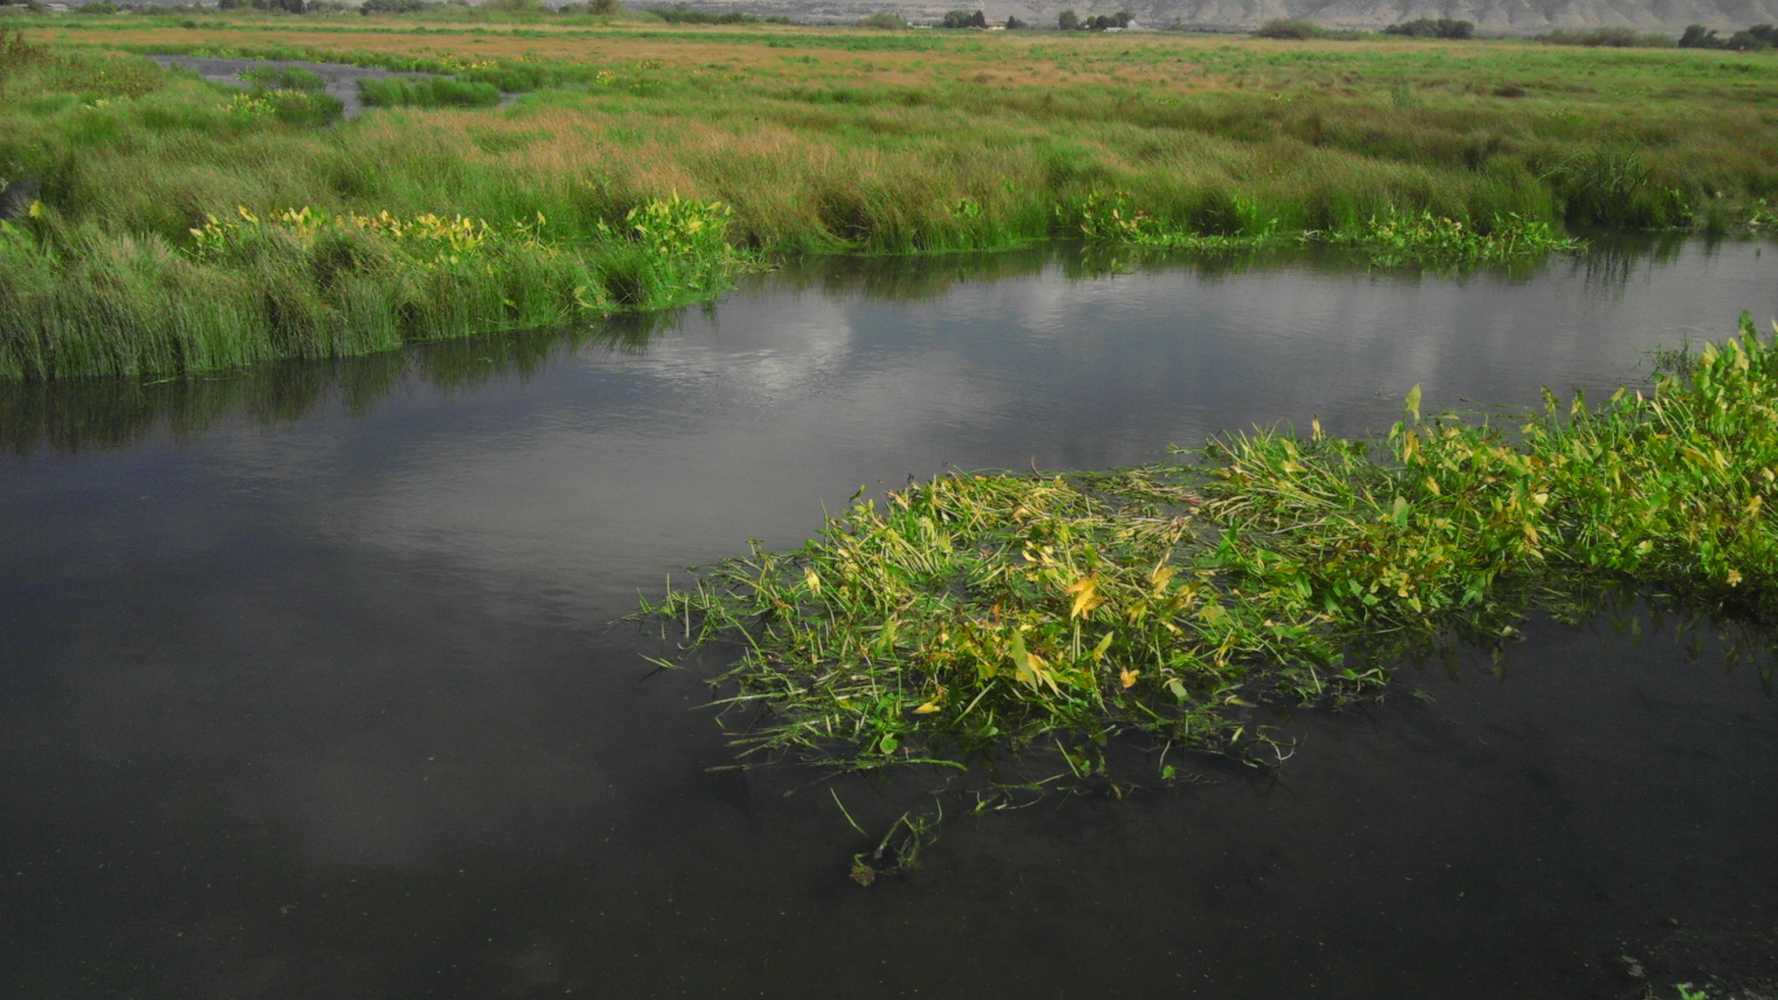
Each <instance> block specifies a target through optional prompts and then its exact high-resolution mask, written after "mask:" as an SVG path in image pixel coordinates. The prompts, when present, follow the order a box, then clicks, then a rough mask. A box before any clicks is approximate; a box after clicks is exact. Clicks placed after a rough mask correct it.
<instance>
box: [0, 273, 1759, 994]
mask: <svg viewBox="0 0 1778 1000" xmlns="http://www.w3.org/2000/svg"><path fill="white" fill-rule="evenodd" d="M1742 309H1747V310H1750V311H1752V312H1754V314H1755V315H1756V316H1759V317H1761V318H1762V319H1764V318H1767V317H1770V316H1772V315H1774V314H1778V253H1775V252H1774V251H1773V250H1772V248H1770V247H1762V246H1760V245H1759V244H1741V243H1728V244H1721V245H1716V246H1708V245H1705V244H1703V243H1698V242H1686V243H1678V244H1670V245H1668V246H1666V247H1663V248H1660V249H1658V250H1655V251H1649V250H1647V249H1643V250H1637V251H1621V252H1613V253H1610V254H1601V255H1598V256H1596V257H1594V258H1591V259H1588V260H1584V261H1573V262H1562V263H1559V264H1556V265H1554V266H1552V267H1550V268H1547V269H1544V270H1542V271H1540V272H1538V273H1536V274H1534V275H1531V276H1529V277H1519V278H1513V279H1508V278H1504V277H1499V276H1488V275H1479V276H1471V277H1468V278H1464V279H1453V278H1446V277H1435V276H1401V275H1379V274H1370V273H1365V272H1364V271H1362V270H1353V269H1351V268H1349V267H1340V266H1335V265H1331V264H1318V263H1315V262H1313V261H1295V262H1284V263H1279V264H1275V265H1272V266H1267V267H1262V268H1252V269H1246V268H1233V269H1228V268H1208V269H1206V268H1203V267H1191V266H1173V267H1155V268H1147V269H1138V270H1135V271H1133V272H1131V273H1120V274H1104V273H1089V272H1085V271H1083V270H1082V269H1081V267H1080V266H1079V263H1078V261H1077V260H1076V259H1075V258H1074V257H1073V256H1072V255H1071V254H1070V253H1069V252H1067V251H1065V250H1045V251H1034V252H1031V253H1027V254H1015V255H1005V256H998V257H992V258H985V259H973V258H953V259H944V260H940V261H937V262H934V261H930V260H925V261H905V260H904V261H877V262H865V263H860V262H841V263H836V264H827V265H824V266H822V267H819V268H812V269H810V270H807V271H792V272H787V273H780V274H774V275H767V276H763V277H761V278H759V279H758V280H754V281H750V282H749V283H748V284H747V285H746V286H744V287H743V288H742V289H741V290H740V291H738V292H737V293H735V294H733V295H731V296H730V297H728V298H726V299H724V300H723V301H722V302H721V303H720V304H718V305H717V306H715V307H714V308H713V309H711V310H708V311H702V312H696V311H694V312H691V313H687V314H684V315H680V316H676V317H671V318H669V319H668V320H666V321H656V322H651V323H648V324H636V323H632V324H629V325H621V324H620V325H618V326H615V327H613V328H612V329H609V330H605V331H600V332H597V333H581V334H561V335H552V334H538V335H531V336H528V337H511V338H489V339H484V340H477V341H472V342H464V343H455V344H444V345H432V346H428V347H424V348H419V349H415V350H411V351H408V352H405V353H402V354H398V355H390V356H387V357H381V358H369V359H363V360H359V361H353V362H348V363H341V364H336V365H288V366H278V367H275V368H272V369H267V370H263V371H259V372H255V373H251V374H246V375H235V376H229V377H226V378H217V379H211V380H205V381H198V382H170V383H163V384H159V385H148V386H121V385H119V384H117V383H94V384H84V385H73V386H64V387H56V388H52V389H45V388H41V387H39V388H19V387H11V388H6V387H0V448H3V449H4V450H3V451H0V900H3V901H4V903H3V905H0V990H3V991H5V992H6V994H7V995H19V996H46V997H48V996H54V997H84V996H94V997H109V996H129V997H323V996H326V997H422V996H436V997H545V996H551V997H554V996H565V995H574V996H597V997H649V996H662V997H667V996H673V997H677V996H687V997H706V996H712V997H713V996H736V997H742V996H750V997H751V996H771V997H802V996H934V997H949V996H977V995H982V996H987V995H1002V994H1004V995H1011V994H1013V993H1014V992H1017V993H1019V994H1023V995H1029V996H1036V997H1098V996H1159V995H1166V996H1206V997H1272V996H1302V995H1323V996H1330V997H1340V996H1357V995H1366V996H1379V995H1383V996H1388V995H1403V996H1405V995H1425V996H1446V997H1456V996H1475V997H1500V996H1508V995H1510V996H1515V997H1546V996H1547V997H1558V996H1577V995H1581V996H1586V995H1597V996H1617V995H1623V992H1624V991H1625V990H1626V989H1633V987H1634V984H1633V983H1628V982H1627V981H1625V980H1623V979H1621V978H1619V971H1618V969H1617V965H1618V959H1617V956H1618V955H1620V954H1623V953H1625V952H1626V951H1629V952H1633V953H1636V954H1637V956H1638V957H1639V958H1641V959H1642V960H1643V961H1645V962H1646V963H1648V964H1649V965H1650V967H1651V968H1652V970H1653V971H1654V972H1655V973H1656V974H1657V975H1659V974H1662V973H1665V972H1669V971H1670V972H1673V973H1676V974H1678V975H1680V976H1681V977H1684V978H1700V977H1698V976H1696V975H1695V971H1696V969H1697V968H1700V967H1703V966H1707V965H1709V964H1710V963H1712V962H1715V963H1717V964H1719V965H1725V966H1733V967H1736V968H1739V969H1741V970H1742V971H1746V970H1748V969H1753V970H1755V971H1757V970H1759V969H1761V968H1764V969H1765V971H1766V972H1768V973H1770V974H1773V975H1778V959H1774V958H1773V955H1772V951H1771V948H1770V947H1766V950H1765V951H1764V952H1762V951H1760V949H1761V947H1765V946H1764V945H1762V944H1761V942H1768V944H1769V940H1770V939H1768V938H1766V937H1762V935H1766V934H1769V933H1771V932H1778V855H1775V854H1774V852H1773V851H1772V849H1771V831H1772V830H1773V829H1778V783H1775V782H1773V781H1772V780H1771V778H1772V775H1773V773H1774V769H1775V765H1778V707H1775V704H1774V701H1773V700H1772V698H1770V697H1769V696H1768V693H1767V692H1766V691H1765V690H1764V689H1763V687H1762V685H1761V683H1760V681H1759V678H1758V676H1757V675H1756V674H1755V673H1753V672H1751V671H1749V670H1746V669H1739V670H1729V669H1726V667H1725V663H1726V661H1725V660H1724V658H1723V657H1722V656H1721V654H1720V650H1719V649H1718V647H1717V644H1716V643H1715V642H1714V641H1713V640H1712V639H1711V638H1710V637H1708V636H1706V637H1702V638H1696V637H1686V636H1675V635H1673V634H1670V633H1667V632H1661V631H1656V632H1654V633H1653V634H1647V635H1643V636H1641V637H1635V638H1633V637H1629V636H1626V635H1622V634H1619V633H1617V632H1614V631H1612V630H1611V629H1608V628H1605V627H1603V626H1599V627H1594V628H1589V629H1579V630H1576V629H1567V628H1562V627H1557V626H1554V625H1538V626H1534V627H1533V628H1532V629H1531V630H1530V638H1529V640H1528V641H1527V642H1526V643H1524V644H1522V645H1520V646H1518V647H1515V648H1514V649H1512V650H1511V651H1509V653H1508V655H1507V657H1506V659H1505V660H1504V661H1503V663H1502V664H1500V665H1499V667H1498V668H1497V669H1496V668H1494V667H1493V665H1491V664H1490V663H1488V661H1487V660H1486V658H1485V657H1480V656H1476V657H1470V658H1467V659H1464V658H1460V659H1459V661H1458V662H1457V663H1456V664H1455V665H1454V666H1453V667H1451V668H1450V669H1425V670H1419V671H1410V673H1409V674H1408V675H1406V676H1405V677H1404V679H1403V682H1402V685H1401V692H1400V693H1399V694H1398V695H1397V696H1394V697H1391V698H1390V699H1388V700H1386V701H1385V702H1384V703H1383V704H1381V705H1378V706H1374V707H1369V708H1366V709H1364V710H1361V711H1351V712H1346V713H1313V714H1309V715H1306V716H1304V717H1302V718H1300V719H1298V720H1297V721H1296V723H1295V724H1294V732H1295V733H1296V735H1298V736H1299V737H1300V739H1301V744H1302V745H1301V750H1300V752H1299V753H1298V755H1297V757H1296V758H1295V759H1294V760H1293V761H1292V762H1291V763H1290V764H1289V765H1288V766H1287V767H1286V768H1284V769H1283V770H1282V771H1281V772H1280V773H1279V774H1277V775H1274V776H1269V777H1268V776H1261V775H1258V774H1252V773H1247V772H1245V771H1242V770H1240V769H1236V770H1233V771H1231V770H1229V769H1227V768H1224V767H1220V766H1218V765H1216V764H1215V763H1213V762H1202V763H1201V764H1194V765H1192V768H1191V770H1193V771H1194V772H1201V774H1202V777H1203V778H1204V783H1203V784H1201V785H1195V786H1192V787H1189V788H1186V789H1183V790H1177V791H1174V792H1169V793H1162V794H1151V795H1145V796H1140V797H1138V798H1137V799H1136V800H1134V801H1130V802H1123V803H1108V802H1102V801H1097V800H1071V801H1066V802H1051V803H1046V804H1044V805H1041V806H1038V807H1035V808H1032V809H1028V810H1025V811H1022V812H1018V813H1014V814H1007V815H993V816H987V817H982V818H976V819H967V820H963V821H961V822H956V823H952V824H950V825H949V826H948V827H947V829H946V832H945V835H944V839H943V840H942V841H941V842H940V843H939V844H938V845H937V846H936V847H935V848H933V849H932V851H931V852H930V853H929V854H928V855H927V858H926V863H925V866H924V868H923V869H922V870H921V871H920V872H919V873H918V874H917V875H916V876H914V877H913V878H912V879H911V880H908V881H903V882H893V883H886V884H880V885H878V886H877V887H875V888H873V889H871V890H868V891H867V890H861V889H858V888H856V887H854V886H852V885H851V884H850V883H848V882H846V881H845V880H844V877H843V873H844V869H845V866H846V859H847V857H848V855H849V853H850V852H851V851H852V850H856V849H858V847H859V844H858V843H857V838H856V837H855V836H854V835H852V834H851V833H850V831H849V830H848V828H847V827H846V826H845V825H844V821H843V820H842V819H841V818H840V817H839V816H838V814H837V812H836V810H835V809H834V808H833V805H832V802H831V800H830V799H829V798H828V797H827V795H826V793H825V789H824V787H822V786H815V787H813V788H804V789H803V790H801V791H800V792H799V791H798V789H799V787H800V786H801V783H802V782H804V781H805V780H806V779H807V778H808V777H810V776H809V775H805V774H795V773H792V774H783V773H776V774H768V775H754V776H746V777H743V776H738V775H734V774H713V773H711V772H709V771H708V770H707V769H708V768H709V767H710V766H711V765H715V764H719V763H722V762H723V761H725V760H726V759H727V758H726V753H725V750H724V747H723V744H722V739H721V733H720V731H719V730H718V729H717V727H716V726H715V725H714V724H713V723H712V721H711V718H710V717H709V715H708V714H707V713H705V712H702V711H699V710H697V709H696V706H697V705H698V704H699V703H700V702H701V701H702V700H703V699H704V698H706V697H707V693H706V689H705V688H704V687H703V686H702V685H701V683H700V682H699V679H698V678H697V677H696V676H693V674H692V673H691V672H682V673H678V674H671V675H653V676H650V675H649V674H647V673H646V671H645V669H644V664H642V663H641V662H640V660H639V659H638V655H639V652H640V651H641V650H642V649H643V648H647V643H646V641H645V640H643V639H642V638H640V637H638V635H637V633H636V631H635V630H634V629H633V628H628V627H622V626H620V627H617V628H611V627H608V626H607V623H608V622H610V621H611V620H612V619H614V618H616V617H618V616H620V615H622V614H624V613H625V612H627V611H628V610H629V609H630V608H631V606H632V605H633V602H634V598H635V595H636V593H637V592H638V591H639V590H644V591H645V590H649V589H652V588H655V587H658V585H659V583H660V581H661V580H662V579H663V577H664V576H665V574H667V573H668V572H673V571H680V570H682V568H683V567H685V566H687V565H691V564H696V563H700V562H707V561H710V560H712V559H715V558H719V557H721V556H723V555H726V554H729V553H732V552H734V551H736V550H737V549H739V548H741V547H743V546H744V545H745V542H746V540H747V539H748V538H749V537H757V538H761V539H764V540H766V541H767V542H769V543H772V544H776V545H789V544H794V543H796V542H797V541H799V540H800V539H801V538H803V537H804V536H805V535H806V534H807V533H808V532H809V531H810V530H811V528H813V527H814V526H815V525H816V524H817V523H818V520H819V517H820V514H821V508H822V504H823V503H825V504H827V505H829V506H830V507H831V506H837V505H839V504H841V503H843V502H844V500H845V498H846V497H847V496H848V495H849V494H850V493H851V492H852V491H853V490H854V489H856V488H857V487H858V486H859V485H861V484H868V485H872V486H878V485H882V486H895V485H899V484H901V483H902V482H904V481H905V480H906V478H907V477H908V476H910V475H912V476H927V475H930V474H932V473H935V472H938V471H941V470H943V469H945V468H948V467H965V468H970V467H986V466H993V467H1027V466H1035V467H1038V468H1058V467H1104V466H1110V465H1116V464H1120V463H1131V462H1139V461H1145V460H1149V459H1153V458H1156V457H1159V456H1161V455H1162V454H1163V453H1164V451H1165V449H1166V447H1167V446H1168V445H1169V444H1173V443H1178V444H1188V445H1189V444H1196V443H1198V442H1200V441H1201V440H1202V439H1203V437H1204V436H1205V435H1206V434H1207V433H1212V432H1215V431H1219V430H1224V429H1229V428H1239V427H1242V426H1245V425H1248V424H1252V423H1255V422H1271V421H1275V420H1281V419H1282V420H1290V421H1294V422H1297V423H1299V424H1305V423H1306V422H1307V421H1308V420H1309V418H1310V417H1311V416H1315V415H1319V416H1320V418H1321V419H1322V421H1323V423H1324V424H1325V425H1327V426H1328V428H1329V429H1330V430H1336V431H1359V430H1364V429H1372V428H1376V427H1378V426H1380V425H1384V424H1386V423H1387V421H1389V420H1390V419H1392V418H1393V416H1394V415H1395V413H1396V412H1397V411H1398V407H1399V405H1400V404H1399V399H1400V397H1401V395H1402V394H1403V393H1404V392H1405V390H1406V389H1407V388H1408V387H1410V386H1412V385H1414V384H1415V383H1419V384H1422V385H1423V386H1424V391H1425V399H1426V405H1427V406H1428V407H1429V408H1435V409H1437V408H1445V407H1454V408H1462V409H1469V410H1490V409H1494V408H1497V407H1498V406H1499V405H1501V404H1520V403H1529V402H1532V401H1534V400H1535V398H1536V392H1537V389H1538V387H1539V386H1540V385H1544V384H1548V385H1551V386H1552V387H1556V388H1561V389H1565V388H1568V387H1572V386H1578V387H1584V388H1587V389H1589V390H1593V391H1609V390H1610V388H1612V387H1614V386H1615V385H1617V384H1619V383H1620V382H1621V381H1623V380H1626V379H1634V378H1636V377H1637V376H1639V375H1640V374H1641V373H1643V372H1645V371H1646V369H1647V366H1648V357H1647V353H1648V352H1649V351H1650V350H1652V349H1654V348H1657V347H1661V346H1670V345H1673V344H1675V343H1677V342H1680V341H1682V340H1684V339H1686V338H1688V337H1689V338H1690V339H1692V340H1697V339H1700V338H1705V337H1719V336H1722V335H1723V334H1725V333H1726V332H1728V331H1729V330H1731V329H1732V324H1733V322H1734V320H1735V316H1736V313H1737V312H1738V311H1740V310H1742ZM1410 691H1417V692H1419V693H1420V694H1421V695H1423V697H1409V696H1408V692H1410ZM841 788H842V789H843V790H844V794H846V796H847V801H848V805H849V806H851V807H852V808H853V810H854V812H855V813H857V814H859V816H860V818H861V819H864V820H866V821H868V822H875V823H884V822H887V821H888V820H889V819H891V818H893V816H895V815H896V814H897V813H899V812H900V810H901V809H903V808H906V807H907V806H909V805H910V804H914V803H911V802H909V801H907V800H906V799H905V796H903V795H902V793H903V792H905V789H901V790H893V791H892V790H887V789H881V788H877V787H875V786H872V785H870V784H868V783H856V782H855V783H845V784H842V785H841ZM787 792H797V794H791V795H787V794H786V793H787ZM1761 954H1763V955H1765V958H1764V959H1763V960H1762V959H1761V958H1760V957H1759V956H1760V955H1761ZM1700 956H1703V957H1700ZM1725 956H1727V957H1725ZM1761 961H1764V962H1766V963H1768V965H1769V967H1762V966H1761V965H1760V962H1761Z"/></svg>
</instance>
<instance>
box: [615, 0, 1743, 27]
mask: <svg viewBox="0 0 1778 1000" xmlns="http://www.w3.org/2000/svg"><path fill="white" fill-rule="evenodd" d="M648 2H649V0H642V2H641V4H640V5H643V6H646V5H647V4H648ZM661 2H664V0H661ZM692 6H695V7H698V8H701V9H706V10H738V11H745V12H747V13H750V14H760V15H772V16H784V17H792V18H796V19H798V20H823V21H827V20H832V21H850V20H856V19H858V18H860V17H863V16H865V15H866V14H870V13H873V12H875V11H879V10H889V11H896V12H898V13H900V14H902V15H903V16H904V17H907V18H908V19H909V20H913V21H936V20H938V19H939V18H941V17H943V16H944V13H945V11H947V10H952V9H967V10H976V9H981V10H983V11H986V12H987V15H988V20H989V21H990V22H991V23H995V24H999V23H1003V22H1005V20H1006V18H1007V15H1009V14H1010V15H1017V16H1018V17H1019V18H1020V19H1021V20H1025V21H1030V22H1031V23H1033V24H1035V25H1041V26H1045V27H1053V26H1054V25H1055V23H1056V15H1057V14H1059V13H1061V12H1062V11H1064V10H1070V9H1071V10H1074V11H1076V12H1078V13H1079V14H1081V15H1083V16H1085V15H1089V14H1111V13H1115V12H1116V11H1119V10H1128V11H1129V12H1130V13H1132V14H1134V15H1136V18H1137V21H1138V23H1140V24H1143V25H1147V26H1150V27H1162V26H1168V25H1176V26H1184V27H1192V28H1201V29H1206V30H1226V31H1237V30H1244V29H1251V28H1255V27H1258V26H1259V25H1261V24H1263V23H1265V22H1266V21H1269V20H1271V19H1273V18H1277V17H1300V18H1306V19H1308V20H1311V21H1314V22H1315V23H1317V24H1320V25H1322V26H1324V27H1329V28H1364V29H1378V28H1383V27H1385V26H1387V25H1391V24H1395V23H1397V22H1399V21H1411V20H1414V19H1415V18H1422V17H1431V18H1439V17H1449V18H1457V19H1461V20H1467V21H1473V22H1475V24H1476V30H1477V31H1478V32H1479V33H1481V34H1488V35H1536V34H1541V33H1543V32H1546V31H1550V30H1552V29H1556V28H1611V27H1621V28H1634V29H1636V30H1638V31H1661V32H1671V33H1673V34H1674V35H1677V34H1678V33H1679V32H1680V31H1681V30H1682V29H1684V28H1685V26H1686V25H1688V24H1703V25H1706V26H1708V27H1712V28H1718V29H1735V28H1745V27H1747V26H1749V25H1753V24H1775V23H1778V0H1438V2H1434V0H1127V2H1123V3H1119V2H1117V0H978V2H967V0H959V2H957V3H944V2H937V0H701V2H696V3H693V4H692Z"/></svg>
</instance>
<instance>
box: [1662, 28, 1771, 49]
mask: <svg viewBox="0 0 1778 1000" xmlns="http://www.w3.org/2000/svg"><path fill="white" fill-rule="evenodd" d="M1679 47H1680V48H1682V49H1734V50H1736V51H1738V52H1753V51H1756V50H1759V49H1770V48H1778V25H1771V24H1756V25H1754V26H1753V27H1751V28H1748V29H1747V30H1745V31H1737V32H1735V33H1734V34H1732V35H1730V36H1729V37H1727V38H1723V37H1720V36H1719V35H1717V33H1716V31H1715V29H1712V28H1706V27H1704V26H1703V25H1701V24H1694V25H1691V26H1689V27H1687V28H1686V29H1685V33H1684V34H1682V35H1680V36H1679Z"/></svg>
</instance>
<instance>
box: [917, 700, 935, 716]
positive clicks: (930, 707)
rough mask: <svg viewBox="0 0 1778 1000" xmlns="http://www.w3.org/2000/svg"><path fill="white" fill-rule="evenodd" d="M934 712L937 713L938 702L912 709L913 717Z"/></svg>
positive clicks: (930, 702)
mask: <svg viewBox="0 0 1778 1000" xmlns="http://www.w3.org/2000/svg"><path fill="white" fill-rule="evenodd" d="M936 711H938V702H936V701H929V702H927V703H926V704H924V705H921V706H920V707H919V708H916V709H914V714H915V715H931V714H932V713H934V712H936Z"/></svg>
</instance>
